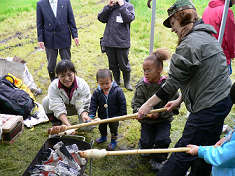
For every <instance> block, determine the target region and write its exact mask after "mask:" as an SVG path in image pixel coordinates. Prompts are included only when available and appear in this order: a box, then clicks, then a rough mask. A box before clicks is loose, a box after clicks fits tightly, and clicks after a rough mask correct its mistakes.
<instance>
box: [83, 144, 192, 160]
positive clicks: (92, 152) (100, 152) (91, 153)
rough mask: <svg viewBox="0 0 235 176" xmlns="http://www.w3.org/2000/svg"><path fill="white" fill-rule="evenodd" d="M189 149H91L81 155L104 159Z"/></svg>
mask: <svg viewBox="0 0 235 176" xmlns="http://www.w3.org/2000/svg"><path fill="white" fill-rule="evenodd" d="M189 150H190V148H189V147H179V148H169V149H136V150H120V151H107V150H105V149H102V150H99V149H90V150H85V151H81V152H80V155H81V157H84V158H103V157H105V156H117V155H134V154H149V153H172V152H187V151H189Z"/></svg>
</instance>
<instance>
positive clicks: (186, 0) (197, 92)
mask: <svg viewBox="0 0 235 176" xmlns="http://www.w3.org/2000/svg"><path fill="white" fill-rule="evenodd" d="M163 24H164V26H165V27H168V28H171V29H172V32H175V33H176V34H177V36H178V46H177V48H176V50H175V53H174V54H173V55H172V57H171V62H170V67H169V68H170V69H169V72H168V78H167V79H166V82H165V84H163V85H162V86H161V88H159V89H158V91H157V92H156V93H155V94H154V95H153V96H152V97H151V98H150V99H149V100H148V101H146V102H145V103H144V104H143V105H142V106H141V107H140V109H139V111H138V116H139V117H140V118H142V117H144V115H145V114H147V113H148V112H149V111H150V110H151V108H152V107H153V106H155V105H157V104H158V103H160V102H161V101H164V100H166V99H168V97H169V96H170V95H171V94H172V93H174V92H176V91H177V90H178V89H180V91H181V93H182V96H181V97H179V98H178V99H177V100H174V101H171V102H168V103H167V104H166V107H167V109H168V111H171V110H172V109H174V108H175V107H176V106H179V105H180V104H181V103H182V102H184V103H185V106H186V108H187V110H188V111H189V112H190V114H189V116H188V118H187V122H186V124H185V127H184V131H183V134H182V137H181V138H180V139H179V141H178V142H177V143H176V145H175V147H185V146H187V145H188V144H193V145H199V146H200V145H213V144H215V143H216V142H217V141H218V140H219V138H220V134H221V132H222V128H223V124H224V119H225V117H226V116H227V115H228V113H229V112H230V110H231V107H232V100H231V98H230V96H229V91H230V88H231V86H232V82H231V79H230V77H229V72H228V67H227V63H226V57H225V55H224V53H223V50H222V48H221V46H220V44H219V42H218V41H217V40H216V39H215V38H214V37H213V36H212V34H213V33H216V31H215V29H214V28H213V27H212V26H210V25H208V24H204V23H203V21H202V20H200V19H199V18H198V15H197V12H196V8H195V6H194V5H193V3H192V1H191V0H177V1H176V2H175V3H174V4H173V5H172V6H171V7H170V8H169V9H168V18H167V19H166V20H165V21H164V23H163ZM190 167H191V173H190V174H191V176H210V173H211V165H210V164H207V163H206V162H205V161H204V160H202V159H199V158H197V157H196V156H191V155H189V154H187V153H182V152H181V153H173V154H172V155H171V156H170V158H169V159H168V161H167V162H166V163H165V164H164V166H163V168H162V169H161V170H160V171H159V173H158V175H157V176H169V175H170V176H184V175H185V174H186V172H187V170H188V169H189V168H190Z"/></svg>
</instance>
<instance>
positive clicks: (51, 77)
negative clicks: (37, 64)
mask: <svg viewBox="0 0 235 176" xmlns="http://www.w3.org/2000/svg"><path fill="white" fill-rule="evenodd" d="M49 77H50V80H51V82H52V81H53V80H54V79H55V72H49Z"/></svg>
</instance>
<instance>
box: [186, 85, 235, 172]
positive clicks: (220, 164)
mask: <svg viewBox="0 0 235 176" xmlns="http://www.w3.org/2000/svg"><path fill="white" fill-rule="evenodd" d="M230 96H231V99H232V102H233V104H234V103H235V83H234V84H233V86H232V88H231V90H230ZM187 147H190V148H191V150H190V151H188V152H187V153H189V154H191V155H198V157H199V158H203V159H204V160H205V161H206V162H207V163H209V164H211V165H212V176H234V175H235V128H234V129H233V130H232V131H229V132H228V134H227V135H226V136H225V137H224V138H222V139H220V140H219V141H218V142H217V143H216V144H215V145H214V146H196V145H187Z"/></svg>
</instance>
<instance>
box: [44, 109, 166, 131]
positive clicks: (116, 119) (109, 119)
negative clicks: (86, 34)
mask: <svg viewBox="0 0 235 176" xmlns="http://www.w3.org/2000/svg"><path fill="white" fill-rule="evenodd" d="M165 111H167V109H166V108H160V109H154V110H151V111H150V112H149V114H152V113H157V112H165ZM137 116H138V113H135V114H128V115H123V116H119V117H113V118H108V119H103V120H98V121H93V122H88V123H81V124H77V125H71V126H65V125H62V126H61V128H60V130H58V126H54V127H52V128H50V129H48V134H57V133H61V132H64V131H66V130H70V129H78V128H81V127H87V126H93V125H99V124H102V123H110V122H117V121H121V120H127V119H134V118H137ZM147 116H148V115H147Z"/></svg>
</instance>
